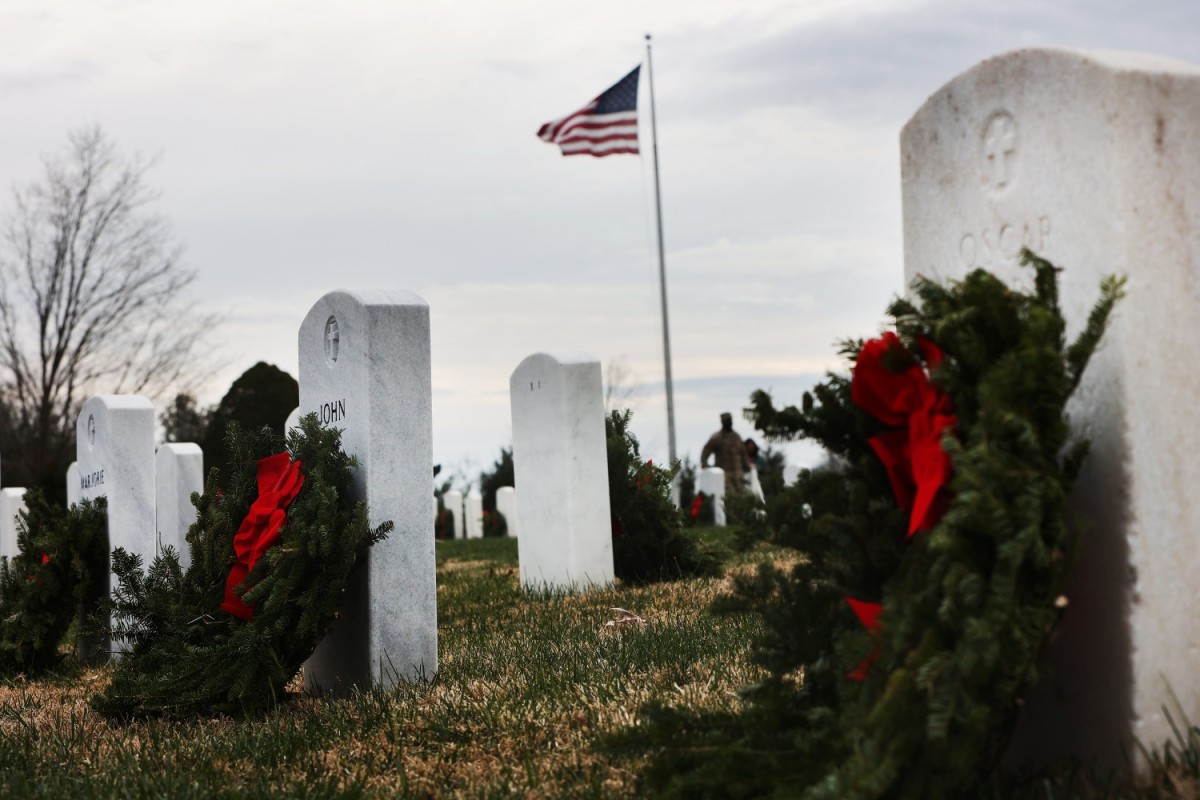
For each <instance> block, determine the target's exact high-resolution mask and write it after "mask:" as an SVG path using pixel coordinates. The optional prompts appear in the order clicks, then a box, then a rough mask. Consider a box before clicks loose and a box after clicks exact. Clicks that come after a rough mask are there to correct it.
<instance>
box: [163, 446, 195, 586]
mask: <svg viewBox="0 0 1200 800" xmlns="http://www.w3.org/2000/svg"><path fill="white" fill-rule="evenodd" d="M154 462H155V480H154V483H155V492H156V495H157V503H156V507H157V513H156V519H157V521H158V545H159V552H160V553H161V552H162V547H163V546H164V545H170V546H171V547H174V548H175V551H176V552H177V553H178V554H179V564H180V566H182V567H183V568H184V569H187V568H188V566H189V565H191V563H192V551H191V548H189V547H188V543H187V532H188V528H190V527H191V526H192V523H193V522H195V521H196V507H195V506H194V505H192V492H203V491H204V453H203V452H201V450H200V445H198V444H193V443H191V442H167V443H165V444H161V445H159V446H158V452H157V453H156V454H155V456H154Z"/></svg>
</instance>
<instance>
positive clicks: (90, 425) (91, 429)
mask: <svg viewBox="0 0 1200 800" xmlns="http://www.w3.org/2000/svg"><path fill="white" fill-rule="evenodd" d="M87 438H88V445H90V446H91V447H95V446H96V415H95V414H88V421H87Z"/></svg>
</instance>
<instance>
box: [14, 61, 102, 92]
mask: <svg viewBox="0 0 1200 800" xmlns="http://www.w3.org/2000/svg"><path fill="white" fill-rule="evenodd" d="M102 72H103V70H102V69H101V67H100V65H99V64H97V63H95V62H92V61H84V60H78V59H55V60H53V61H51V62H50V63H48V64H44V65H42V66H40V67H35V68H25V69H21V68H15V67H6V68H0V92H3V91H13V92H23V91H32V90H43V89H47V88H50V87H52V86H57V85H59V84H66V83H82V82H84V81H87V80H90V79H92V78H95V77H97V76H99V75H100V74H101V73H102Z"/></svg>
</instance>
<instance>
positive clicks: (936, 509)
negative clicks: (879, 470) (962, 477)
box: [850, 332, 957, 537]
mask: <svg viewBox="0 0 1200 800" xmlns="http://www.w3.org/2000/svg"><path fill="white" fill-rule="evenodd" d="M918 345H919V346H920V348H921V355H922V356H924V358H925V363H926V365H928V367H929V369H930V370H934V369H937V367H938V366H940V365H941V363H942V360H943V356H942V351H941V350H940V349H939V348H938V346H937V345H935V344H934V343H933V342H931V341H929V340H928V339H920V340H919V341H918ZM885 362H887V363H885ZM897 365H900V366H901V368H899V369H897ZM850 396H851V399H853V400H854V404H855V405H857V406H858V407H859V408H861V409H862V410H864V411H866V412H867V413H868V414H870V415H871V416H873V417H875V418H876V419H877V420H879V421H880V422H882V423H884V424H885V425H891V426H893V427H895V428H897V430H890V431H885V432H884V433H881V434H879V435H878V436H873V437H871V439H870V440H869V442H868V443H869V444H870V445H871V449H872V450H874V451H875V454H876V455H878V456H879V460H880V461H882V462H883V465H884V467H886V468H887V471H888V478H889V479H890V480H891V482H892V493H893V494H895V495H896V504H897V505H898V506H899V507H900V508H902V509H905V510H908V509H912V513H911V514H910V516H909V522H908V535H909V537H911V536H912V535H913V534H914V533H917V532H918V531H927V530H929V529H930V528H932V527H933V526H934V525H936V524H937V521H938V520H939V519H941V517H942V513H943V512H944V510H945V498H944V497H942V496H940V493H941V490H942V488H943V487H944V486H945V485H946V483H947V482H948V481H949V480H950V472H951V463H950V456H949V455H947V453H946V451H945V450H943V449H942V437H943V435H944V434H945V432H946V431H947V430H949V429H951V428H953V427H954V425H955V424H956V422H957V420H956V419H955V418H954V413H953V410H952V408H951V406H950V398H949V396H948V395H947V394H946V393H945V392H943V391H942V390H941V389H939V388H937V387H936V386H934V385H933V384H932V383H930V381H929V377H928V376H927V375H926V374H925V370H924V369H922V368H921V365H920V364H918V363H917V362H916V361H914V360H913V359H912V357H911V356H910V355H909V354H908V351H907V350H905V349H904V346H903V345H902V344H901V343H900V337H898V336H897V335H896V334H894V333H891V332H889V333H885V334H884V335H883V338H881V339H871V340H870V341H869V342H867V343H866V344H865V345H863V349H862V351H861V352H859V354H858V359H857V361H855V364H854V375H853V377H852V378H851V380H850Z"/></svg>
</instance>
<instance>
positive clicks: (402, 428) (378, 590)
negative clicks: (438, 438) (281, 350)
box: [299, 291, 438, 693]
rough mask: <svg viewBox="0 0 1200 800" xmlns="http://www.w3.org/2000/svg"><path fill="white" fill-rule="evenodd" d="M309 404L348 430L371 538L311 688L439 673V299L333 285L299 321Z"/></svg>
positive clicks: (309, 670) (309, 674) (307, 668)
mask: <svg viewBox="0 0 1200 800" xmlns="http://www.w3.org/2000/svg"><path fill="white" fill-rule="evenodd" d="M299 346H300V413H301V414H307V413H310V412H316V414H317V416H318V418H319V419H320V421H321V424H322V425H326V426H333V427H337V428H340V429H341V430H342V445H343V447H344V448H345V450H346V452H347V453H349V454H350V455H354V456H357V458H358V462H359V469H358V471H357V473H356V474H355V481H354V492H355V499H365V500H366V501H367V504H368V507H369V513H370V520H371V524H373V525H377V524H379V523H381V522H383V521H385V520H392V522H394V523H395V526H396V527H395V530H393V531H392V532H391V534H389V535H388V538H387V539H385V540H384V541H382V542H380V543H379V544H377V545H375V546H374V547H372V548H371V550H370V552H369V554H368V556H367V563H366V564H365V565H364V567H363V568H362V569H360V570H359V571H358V572H357V573H356V580H354V581H353V582H352V585H351V586H350V587H349V588H348V589H347V592H346V595H347V597H346V604H345V606H344V608H343V610H342V614H341V617H340V618H339V619H338V620H337V622H336V623H335V624H334V626H333V628H332V629H331V630H330V632H329V635H328V636H326V638H325V640H324V641H323V642H322V643H321V644H320V645H319V646H318V647H317V650H316V652H315V653H314V654H313V655H312V657H311V658H309V659H308V661H307V662H305V665H304V683H305V687H306V689H308V690H310V691H311V690H317V689H320V690H328V691H333V692H335V693H343V692H346V691H348V690H349V689H350V688H351V687H355V686H357V687H361V688H369V687H370V686H372V685H383V686H385V687H391V686H395V685H396V684H397V683H398V682H399V681H402V680H412V679H417V678H419V677H422V676H423V677H426V678H432V677H433V676H434V673H436V672H437V663H438V648H437V586H436V578H435V560H434V536H433V520H432V518H431V517H430V513H429V508H430V500H431V498H430V486H429V479H430V472H431V470H432V467H433V422H432V389H431V383H430V351H429V306H428V305H427V304H426V303H425V301H424V300H422V299H421V298H419V297H417V296H416V295H414V294H410V293H407V292H384V291H364V292H330V293H329V294H327V295H325V296H324V297H322V298H321V299H320V300H318V301H317V303H316V304H315V305H314V306H313V307H312V309H311V310H310V311H309V312H308V315H307V316H306V317H305V318H304V322H303V323H302V324H301V326H300V336H299Z"/></svg>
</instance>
